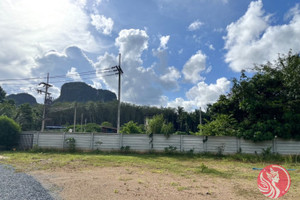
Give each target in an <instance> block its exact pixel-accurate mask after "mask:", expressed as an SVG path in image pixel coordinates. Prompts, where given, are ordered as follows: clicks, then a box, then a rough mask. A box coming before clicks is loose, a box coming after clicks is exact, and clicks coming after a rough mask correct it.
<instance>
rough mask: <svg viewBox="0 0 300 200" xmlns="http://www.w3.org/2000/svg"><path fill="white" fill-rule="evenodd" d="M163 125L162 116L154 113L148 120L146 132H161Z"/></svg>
mask: <svg viewBox="0 0 300 200" xmlns="http://www.w3.org/2000/svg"><path fill="white" fill-rule="evenodd" d="M163 125H164V116H163V115H162V114H160V115H155V116H154V117H153V118H152V119H150V120H149V124H148V130H147V132H148V133H150V134H161V129H162V127H163Z"/></svg>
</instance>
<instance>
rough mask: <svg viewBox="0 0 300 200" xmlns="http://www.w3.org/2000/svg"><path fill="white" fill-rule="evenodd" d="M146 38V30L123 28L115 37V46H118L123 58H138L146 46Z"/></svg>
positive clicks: (147, 37)
mask: <svg viewBox="0 0 300 200" xmlns="http://www.w3.org/2000/svg"><path fill="white" fill-rule="evenodd" d="M148 39H149V36H148V35H147V33H146V31H144V30H139V29H124V30H121V31H120V33H119V37H118V38H117V39H116V46H118V47H120V53H121V54H122V57H123V59H124V60H126V59H133V60H136V59H138V60H139V62H142V60H141V59H140V57H141V54H142V52H143V51H144V50H146V49H147V48H148Z"/></svg>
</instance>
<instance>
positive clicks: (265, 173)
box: [257, 165, 291, 199]
mask: <svg viewBox="0 0 300 200" xmlns="http://www.w3.org/2000/svg"><path fill="white" fill-rule="evenodd" d="M257 185H258V189H259V190H260V191H261V192H262V193H263V194H264V195H265V196H267V197H269V198H272V199H277V198H278V197H281V196H283V195H285V193H287V191H288V190H289V189H290V186H291V177H290V175H289V173H288V171H287V170H286V169H285V168H283V167H281V166H279V165H269V166H267V167H265V168H264V169H262V170H261V171H260V173H259V175H258V177H257Z"/></svg>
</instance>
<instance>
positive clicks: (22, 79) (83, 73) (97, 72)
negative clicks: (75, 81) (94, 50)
mask: <svg viewBox="0 0 300 200" xmlns="http://www.w3.org/2000/svg"><path fill="white" fill-rule="evenodd" d="M114 72H116V70H115V69H114V67H109V68H104V69H99V70H92V71H85V72H78V73H69V74H68V75H80V76H87V75H91V74H95V75H97V74H105V73H114ZM64 77H67V74H64V75H56V76H50V77H49V78H51V79H56V78H64ZM46 78H47V77H29V78H9V79H0V82H6V81H29V80H42V79H46Z"/></svg>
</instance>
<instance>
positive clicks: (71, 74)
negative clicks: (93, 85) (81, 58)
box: [66, 67, 82, 82]
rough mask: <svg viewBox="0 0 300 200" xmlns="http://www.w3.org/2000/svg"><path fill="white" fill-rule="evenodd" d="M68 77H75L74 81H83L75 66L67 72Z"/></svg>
mask: <svg viewBox="0 0 300 200" xmlns="http://www.w3.org/2000/svg"><path fill="white" fill-rule="evenodd" d="M66 77H68V78H71V79H73V80H74V81H80V82H81V81H82V79H81V77H80V74H79V73H78V72H77V71H76V68H75V67H72V68H71V70H69V71H68V72H67V74H66Z"/></svg>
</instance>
